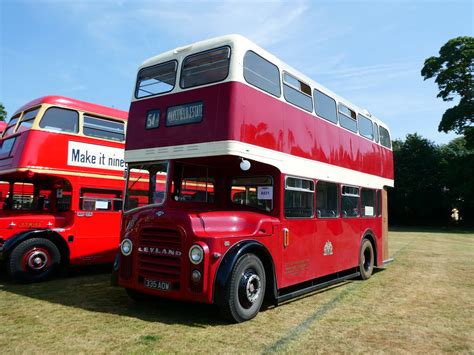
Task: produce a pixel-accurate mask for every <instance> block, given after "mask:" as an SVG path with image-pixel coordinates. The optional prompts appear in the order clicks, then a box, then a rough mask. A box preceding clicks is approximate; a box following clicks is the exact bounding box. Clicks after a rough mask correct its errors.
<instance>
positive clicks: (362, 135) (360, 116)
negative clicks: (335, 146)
mask: <svg viewBox="0 0 474 355" xmlns="http://www.w3.org/2000/svg"><path fill="white" fill-rule="evenodd" d="M360 118H362V119H366V120H368V121H369V122H370V126H371V127H372V138H371V137H368V136H366V135H364V134H362V132H361V130H360V127H361V125H360ZM357 128H358V131H359V135H360V136H361V137H363V138H365V139H368V140H370V141H372V142H373V141H374V136H375V134H374V121H372V120H371V119H370V118H368V117H366V116H364V115H363V114H361V113H358V114H357Z"/></svg>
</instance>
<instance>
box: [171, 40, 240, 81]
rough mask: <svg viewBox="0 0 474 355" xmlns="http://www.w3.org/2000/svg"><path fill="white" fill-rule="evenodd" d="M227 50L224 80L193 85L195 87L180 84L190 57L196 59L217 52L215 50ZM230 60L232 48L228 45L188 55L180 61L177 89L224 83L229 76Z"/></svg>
mask: <svg viewBox="0 0 474 355" xmlns="http://www.w3.org/2000/svg"><path fill="white" fill-rule="evenodd" d="M226 48H227V49H228V51H229V53H228V63H227V74H226V76H225V77H224V78H222V79H218V80H214V81H209V82H206V83H204V84H195V85H192V86H183V83H182V79H183V70H184V64H185V63H186V60H188V59H189V58H192V57H196V56H198V55H203V54H206V53H210V52H213V51H217V50H221V49H226ZM231 58H232V48H231V47H230V46H228V45H226V46H220V47H216V48H212V49H207V50H205V51H201V52H197V53H193V54H189V55H188V56H186V57H184V59H183V60H182V61H181V64H180V71H179V87H180V89H183V90H186V89H191V88H195V87H200V86H205V85H210V84H215V83H219V82H221V81H224V80H226V79H227V78H228V77H229V74H230V67H231V65H230V61H231Z"/></svg>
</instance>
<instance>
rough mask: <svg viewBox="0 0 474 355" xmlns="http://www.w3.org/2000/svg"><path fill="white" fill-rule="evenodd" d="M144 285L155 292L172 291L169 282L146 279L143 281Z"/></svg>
mask: <svg viewBox="0 0 474 355" xmlns="http://www.w3.org/2000/svg"><path fill="white" fill-rule="evenodd" d="M143 284H144V285H145V287H148V288H152V289H154V290H161V291H169V290H171V282H168V281H158V280H149V279H145V280H144V281H143Z"/></svg>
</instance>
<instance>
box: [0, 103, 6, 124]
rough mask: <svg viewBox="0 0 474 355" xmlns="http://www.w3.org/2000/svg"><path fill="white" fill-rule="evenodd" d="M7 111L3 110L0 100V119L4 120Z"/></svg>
mask: <svg viewBox="0 0 474 355" xmlns="http://www.w3.org/2000/svg"><path fill="white" fill-rule="evenodd" d="M6 119H7V111H5V106H3V104H2V103H1V102H0V121H6Z"/></svg>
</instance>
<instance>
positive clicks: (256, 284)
mask: <svg viewBox="0 0 474 355" xmlns="http://www.w3.org/2000/svg"><path fill="white" fill-rule="evenodd" d="M260 290H261V285H260V277H258V275H255V274H253V275H251V276H250V277H249V278H248V280H247V287H246V294H247V299H248V300H249V302H251V303H254V302H255V301H256V300H257V298H258V296H259V295H260Z"/></svg>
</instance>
